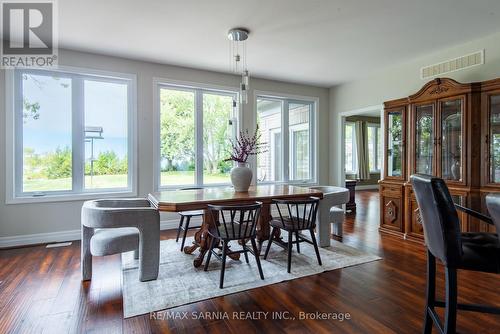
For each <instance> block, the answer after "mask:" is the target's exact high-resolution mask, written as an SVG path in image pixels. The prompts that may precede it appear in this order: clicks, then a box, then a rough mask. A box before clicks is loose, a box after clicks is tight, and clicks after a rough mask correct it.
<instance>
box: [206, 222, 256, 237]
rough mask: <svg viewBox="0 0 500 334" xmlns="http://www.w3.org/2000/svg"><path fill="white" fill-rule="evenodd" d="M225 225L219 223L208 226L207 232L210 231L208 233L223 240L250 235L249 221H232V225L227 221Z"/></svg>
mask: <svg viewBox="0 0 500 334" xmlns="http://www.w3.org/2000/svg"><path fill="white" fill-rule="evenodd" d="M226 227H227V228H226ZM226 227H224V224H221V225H219V226H217V227H215V226H210V228H209V229H208V233H210V235H212V236H213V237H216V238H221V239H225V240H238V239H246V238H250V237H251V236H252V233H251V227H252V226H251V224H250V223H243V224H239V223H234V227H233V225H231V224H229V223H228V224H226ZM245 229H246V233H245ZM217 230H218V232H217Z"/></svg>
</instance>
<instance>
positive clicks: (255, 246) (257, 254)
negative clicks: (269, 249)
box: [245, 238, 264, 279]
mask: <svg viewBox="0 0 500 334" xmlns="http://www.w3.org/2000/svg"><path fill="white" fill-rule="evenodd" d="M251 242H252V249H253V254H254V255H255V262H257V268H259V274H260V278H261V279H264V273H263V272H262V266H261V265H260V259H259V253H258V252H257V244H256V243H255V238H252V239H251ZM245 254H246V253H245Z"/></svg>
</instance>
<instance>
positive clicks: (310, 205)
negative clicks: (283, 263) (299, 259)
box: [264, 197, 322, 272]
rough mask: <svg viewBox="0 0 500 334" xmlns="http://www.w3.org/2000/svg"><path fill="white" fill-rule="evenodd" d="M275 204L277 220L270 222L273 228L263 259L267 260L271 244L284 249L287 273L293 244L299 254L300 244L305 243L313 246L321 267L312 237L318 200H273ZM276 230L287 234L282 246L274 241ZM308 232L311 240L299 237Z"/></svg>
mask: <svg viewBox="0 0 500 334" xmlns="http://www.w3.org/2000/svg"><path fill="white" fill-rule="evenodd" d="M273 203H274V204H276V207H277V209H278V213H279V216H280V217H279V219H272V220H271V222H270V225H271V227H272V228H273V229H272V231H271V234H270V235H269V242H268V243H267V248H266V253H265V255H264V259H267V255H268V254H269V249H271V244H272V243H273V242H275V243H276V244H278V245H280V246H282V247H286V249H287V251H288V272H290V269H291V266H292V248H293V244H296V245H297V252H298V253H300V243H301V242H307V243H310V244H312V245H313V246H314V251H315V252H316V258H317V259H318V263H319V265H320V266H321V265H322V263H321V257H320V255H319V249H318V243H317V242H316V236H315V235H314V228H315V227H316V215H317V212H318V205H319V198H316V197H310V198H309V199H306V200H278V199H275V200H273ZM277 229H282V230H285V231H287V233H288V243H287V244H286V245H285V246H284V245H282V244H281V243H278V242H277V241H276V240H274V235H275V234H276V232H277ZM305 230H309V232H310V234H311V240H309V239H307V238H305V237H304V236H303V235H301V233H300V232H301V231H305ZM294 235H295V241H293V236H294Z"/></svg>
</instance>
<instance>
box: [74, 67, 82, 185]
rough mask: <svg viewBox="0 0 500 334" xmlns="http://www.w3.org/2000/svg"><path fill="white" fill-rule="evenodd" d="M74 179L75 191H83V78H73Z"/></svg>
mask: <svg viewBox="0 0 500 334" xmlns="http://www.w3.org/2000/svg"><path fill="white" fill-rule="evenodd" d="M72 109H73V110H72V141H73V143H72V146H73V147H72V172H71V175H72V181H73V190H72V191H73V192H83V190H84V173H85V135H84V126H85V115H84V110H85V106H84V84H83V78H82V77H80V76H75V77H73V79H72Z"/></svg>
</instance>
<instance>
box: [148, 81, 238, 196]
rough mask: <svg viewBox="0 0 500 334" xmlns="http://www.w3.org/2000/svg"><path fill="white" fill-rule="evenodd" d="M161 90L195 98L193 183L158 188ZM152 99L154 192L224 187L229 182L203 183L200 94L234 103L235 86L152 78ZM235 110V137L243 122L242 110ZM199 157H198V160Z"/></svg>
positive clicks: (159, 181)
mask: <svg viewBox="0 0 500 334" xmlns="http://www.w3.org/2000/svg"><path fill="white" fill-rule="evenodd" d="M162 88H166V89H174V90H184V91H189V92H193V93H194V96H195V103H194V109H195V110H194V113H195V179H194V184H175V185H163V186H162V185H161V136H160V134H161V106H160V90H161V89H162ZM153 92H154V94H153V99H154V110H155V117H154V120H155V127H154V145H153V148H154V179H153V182H154V185H155V190H156V191H161V190H169V189H179V188H183V187H197V188H198V187H199V188H206V187H222V186H224V187H227V186H228V185H230V181H228V182H225V183H208V184H204V180H203V160H204V159H203V94H204V93H214V94H218V95H226V96H231V97H233V98H234V99H235V101H239V95H238V94H239V91H238V89H237V88H234V87H226V86H218V85H208V84H204V83H196V82H189V81H179V80H172V79H165V78H153ZM236 108H237V110H236V113H235V115H233V118H232V119H231V121H232V122H233V125H234V127H233V132H234V133H233V134H234V136H236V135H237V133H239V131H240V129H241V127H240V120H241V119H242V115H241V108H240V106H239V104H237V107H236ZM199 157H201V158H199Z"/></svg>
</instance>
